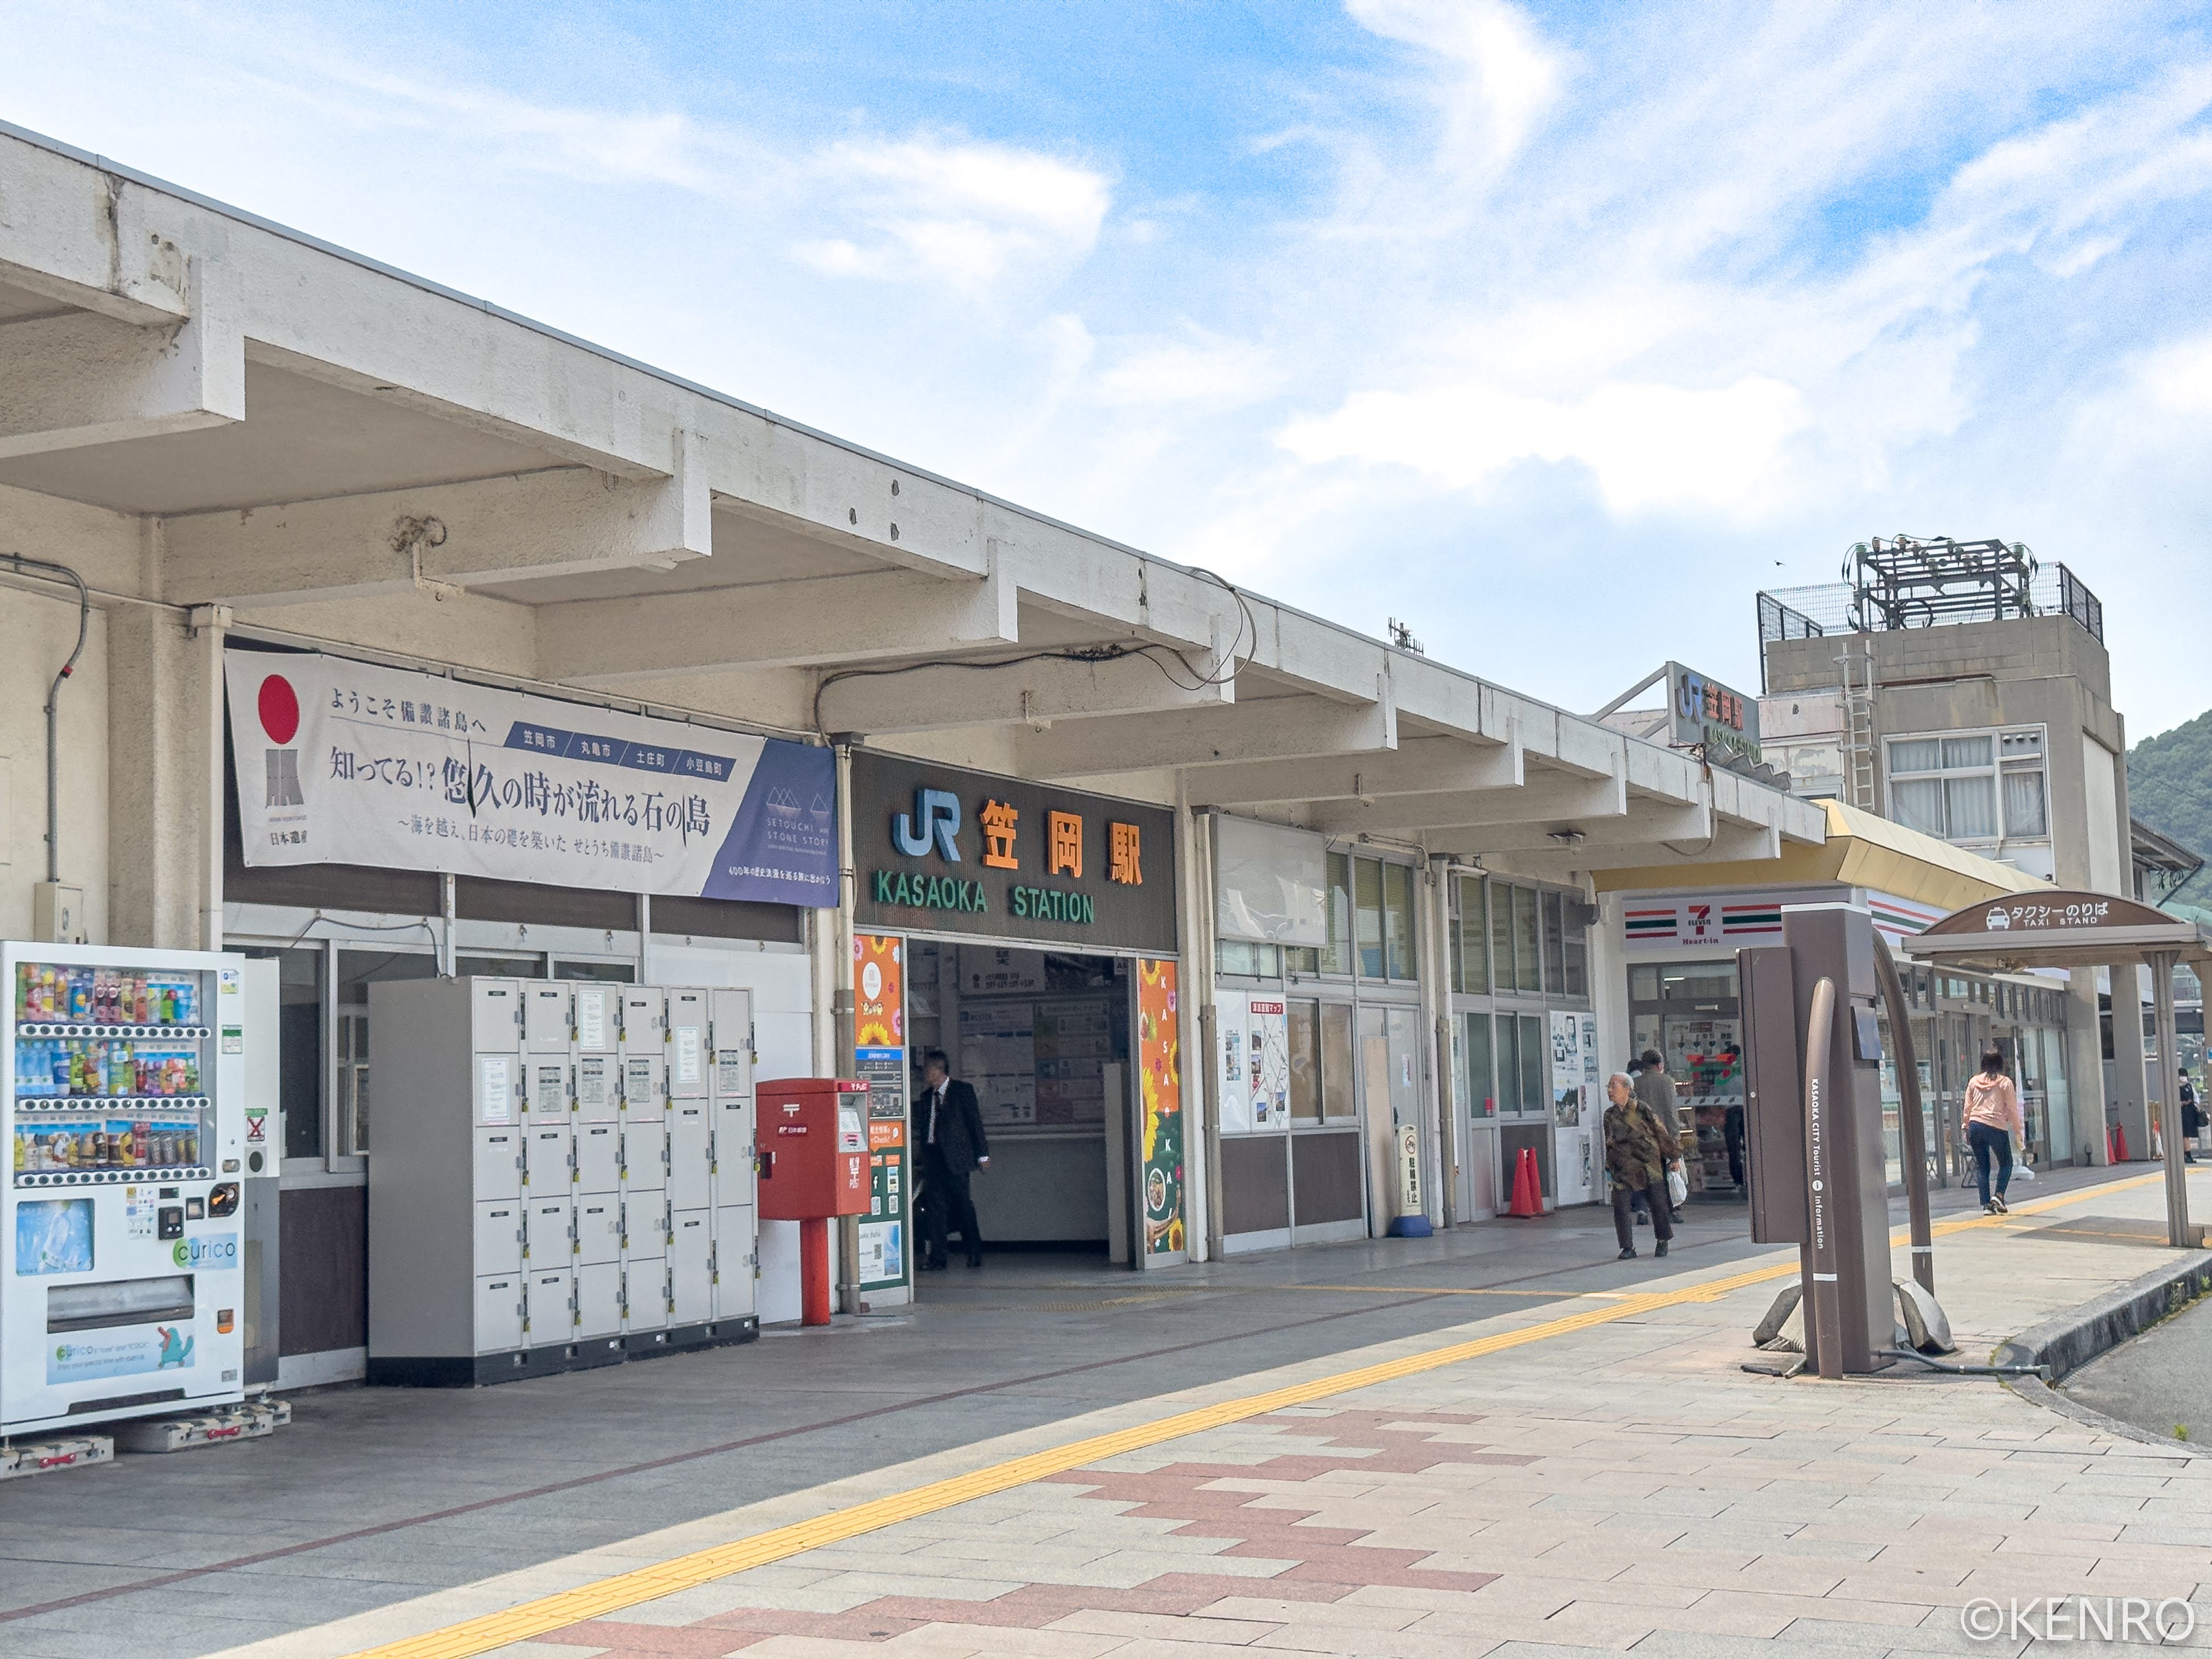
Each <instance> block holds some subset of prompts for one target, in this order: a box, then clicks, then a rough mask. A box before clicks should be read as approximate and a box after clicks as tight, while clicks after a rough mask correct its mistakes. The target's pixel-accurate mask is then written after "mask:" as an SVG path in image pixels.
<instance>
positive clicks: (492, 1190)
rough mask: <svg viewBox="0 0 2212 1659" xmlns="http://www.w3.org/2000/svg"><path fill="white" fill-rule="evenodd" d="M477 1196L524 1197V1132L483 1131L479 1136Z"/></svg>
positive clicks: (504, 1130) (476, 1157)
mask: <svg viewBox="0 0 2212 1659" xmlns="http://www.w3.org/2000/svg"><path fill="white" fill-rule="evenodd" d="M475 1152H476V1156H475V1163H476V1189H477V1197H478V1198H480V1199H484V1198H520V1197H521V1196H522V1131H521V1130H520V1129H479V1130H477V1132H476V1149H475Z"/></svg>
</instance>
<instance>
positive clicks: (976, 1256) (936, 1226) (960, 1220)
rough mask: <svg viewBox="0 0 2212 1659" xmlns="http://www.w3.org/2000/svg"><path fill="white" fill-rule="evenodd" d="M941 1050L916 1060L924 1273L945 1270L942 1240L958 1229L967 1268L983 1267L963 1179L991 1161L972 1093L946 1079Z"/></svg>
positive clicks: (948, 1072) (948, 1071)
mask: <svg viewBox="0 0 2212 1659" xmlns="http://www.w3.org/2000/svg"><path fill="white" fill-rule="evenodd" d="M951 1073H952V1064H951V1061H950V1060H947V1059H946V1058H945V1050H944V1049H942V1048H932V1049H930V1050H929V1051H928V1052H927V1053H926V1054H923V1055H922V1057H921V1098H920V1099H918V1100H917V1101H915V1106H914V1140H915V1152H916V1153H917V1155H918V1158H919V1161H920V1167H921V1197H920V1200H919V1204H920V1207H921V1218H922V1243H923V1244H924V1246H925V1247H926V1248H925V1254H924V1255H923V1257H922V1261H921V1267H923V1269H924V1270H926V1271H927V1270H933V1269H937V1268H941V1267H944V1266H945V1235H946V1234H947V1233H948V1232H950V1231H952V1230H954V1229H955V1228H957V1229H958V1230H959V1233H960V1237H962V1238H963V1239H965V1240H966V1241H967V1243H968V1265H969V1267H981V1266H982V1265H983V1234H982V1231H981V1229H980V1228H979V1227H977V1226H976V1225H975V1200H973V1199H971V1198H970V1197H969V1195H968V1177H969V1176H971V1175H972V1174H974V1173H975V1171H976V1170H980V1169H981V1168H983V1167H984V1166H985V1165H987V1164H989V1163H990V1161H991V1146H990V1143H989V1142H988V1141H987V1140H986V1139H983V1114H982V1111H981V1109H980V1108H979V1107H977V1105H976V1104H975V1090H974V1089H973V1088H972V1087H971V1086H969V1085H968V1084H965V1083H962V1082H958V1081H957V1080H956V1079H954V1078H953V1077H952V1075H951Z"/></svg>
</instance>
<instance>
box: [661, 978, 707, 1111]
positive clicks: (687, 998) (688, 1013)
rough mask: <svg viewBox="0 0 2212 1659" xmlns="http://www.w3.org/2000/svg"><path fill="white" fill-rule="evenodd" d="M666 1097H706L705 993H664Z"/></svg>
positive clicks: (688, 1098) (697, 1098) (686, 1098)
mask: <svg viewBox="0 0 2212 1659" xmlns="http://www.w3.org/2000/svg"><path fill="white" fill-rule="evenodd" d="M667 1048H668V1097H669V1098H670V1099H671V1100H704V1099H705V1098H706V1097H707V994H706V993H705V992H704V991H671V992H670V993H669V994H668V1043H667Z"/></svg>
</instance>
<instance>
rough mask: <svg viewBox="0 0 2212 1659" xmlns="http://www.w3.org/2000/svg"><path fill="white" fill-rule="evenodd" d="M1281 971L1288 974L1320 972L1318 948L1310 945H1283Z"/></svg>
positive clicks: (1319, 952)
mask: <svg viewBox="0 0 2212 1659" xmlns="http://www.w3.org/2000/svg"><path fill="white" fill-rule="evenodd" d="M1283 971H1284V972H1285V973H1288V974H1317V973H1319V972H1321V951H1320V950H1319V949H1318V948H1317V947H1316V946H1314V945H1285V946H1284V947H1283Z"/></svg>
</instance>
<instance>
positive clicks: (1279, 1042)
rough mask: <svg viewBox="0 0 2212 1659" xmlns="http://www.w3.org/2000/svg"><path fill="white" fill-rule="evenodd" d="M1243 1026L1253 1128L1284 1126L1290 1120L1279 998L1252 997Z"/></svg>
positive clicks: (1286, 1033) (1287, 1045)
mask: <svg viewBox="0 0 2212 1659" xmlns="http://www.w3.org/2000/svg"><path fill="white" fill-rule="evenodd" d="M1251 1011H1252V1012H1251V1016H1250V1018H1249V1023H1248V1024H1246V1026H1245V1028H1244V1031H1245V1036H1244V1054H1245V1062H1244V1063H1245V1082H1246V1084H1247V1085H1248V1086H1249V1088H1250V1090H1251V1091H1252V1124H1253V1127H1255V1128H1260V1129H1282V1128H1287V1127H1289V1126H1290V1121H1291V1038H1290V1024H1289V1021H1288V1019H1287V1018H1285V1011H1284V1005H1283V1003H1282V1001H1281V1000H1280V999H1279V998H1268V997H1254V998H1253V999H1251Z"/></svg>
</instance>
